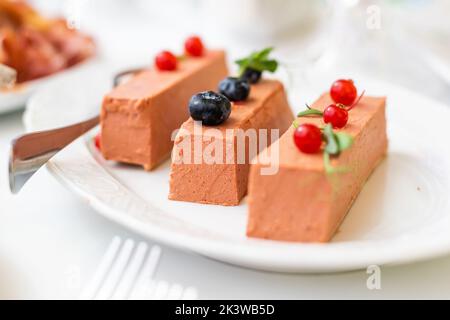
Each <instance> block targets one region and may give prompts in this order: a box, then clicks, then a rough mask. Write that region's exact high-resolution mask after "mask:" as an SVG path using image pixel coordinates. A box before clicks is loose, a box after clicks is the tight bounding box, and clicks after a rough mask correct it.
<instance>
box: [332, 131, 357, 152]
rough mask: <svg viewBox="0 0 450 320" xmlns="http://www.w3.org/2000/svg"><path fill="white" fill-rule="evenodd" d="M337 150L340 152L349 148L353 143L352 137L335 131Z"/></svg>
mask: <svg viewBox="0 0 450 320" xmlns="http://www.w3.org/2000/svg"><path fill="white" fill-rule="evenodd" d="M334 135H335V137H336V140H337V143H338V145H339V150H340V151H341V152H342V151H344V150H346V149H349V148H350V147H351V146H352V145H353V137H352V136H351V135H349V134H346V133H343V132H336V133H335V134H334Z"/></svg>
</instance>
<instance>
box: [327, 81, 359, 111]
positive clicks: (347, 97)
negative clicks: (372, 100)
mask: <svg viewBox="0 0 450 320" xmlns="http://www.w3.org/2000/svg"><path fill="white" fill-rule="evenodd" d="M330 95H331V98H332V99H333V101H334V102H335V103H341V104H343V105H346V106H351V105H352V104H353V103H354V102H355V100H356V97H357V95H358V90H356V87H355V84H354V83H353V80H342V79H341V80H337V81H335V82H334V83H333V85H332V86H331V89H330Z"/></svg>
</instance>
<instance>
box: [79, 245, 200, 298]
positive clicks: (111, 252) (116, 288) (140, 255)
mask: <svg viewBox="0 0 450 320" xmlns="http://www.w3.org/2000/svg"><path fill="white" fill-rule="evenodd" d="M160 256H161V248H160V247H159V246H153V247H151V248H149V246H148V244H147V243H145V242H140V243H138V244H137V245H136V244H135V241H134V240H132V239H127V240H125V241H122V239H120V238H119V237H114V238H113V240H112V242H111V244H110V245H109V247H108V249H107V250H106V252H105V254H104V256H103V258H102V260H101V262H100V264H99V266H98V267H97V270H96V272H95V274H94V276H93V277H92V280H91V281H90V283H89V284H88V285H87V286H86V287H85V288H84V290H83V291H82V293H81V295H80V299H81V300H93V299H95V300H108V299H112V300H125V299H132V300H194V299H197V290H196V289H195V288H194V287H188V288H184V287H183V286H181V285H180V284H177V283H174V284H169V283H168V282H166V281H158V282H156V281H154V280H153V275H154V273H155V270H156V267H157V266H158V262H159V258H160Z"/></svg>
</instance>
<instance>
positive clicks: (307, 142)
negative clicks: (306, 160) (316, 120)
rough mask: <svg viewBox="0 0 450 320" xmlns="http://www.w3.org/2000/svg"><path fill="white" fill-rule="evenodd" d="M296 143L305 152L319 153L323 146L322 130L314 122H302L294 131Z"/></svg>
mask: <svg viewBox="0 0 450 320" xmlns="http://www.w3.org/2000/svg"><path fill="white" fill-rule="evenodd" d="M294 143H295V145H296V146H297V148H298V149H299V150H300V151H301V152H304V153H311V154H312V153H317V152H319V150H320V147H321V146H322V131H320V129H319V127H317V126H315V125H313V124H309V123H306V124H302V125H301V126H298V127H296V129H295V131H294Z"/></svg>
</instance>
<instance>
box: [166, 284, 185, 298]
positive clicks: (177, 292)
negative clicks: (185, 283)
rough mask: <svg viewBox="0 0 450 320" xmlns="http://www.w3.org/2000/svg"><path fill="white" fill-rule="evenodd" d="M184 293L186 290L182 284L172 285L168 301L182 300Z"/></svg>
mask: <svg viewBox="0 0 450 320" xmlns="http://www.w3.org/2000/svg"><path fill="white" fill-rule="evenodd" d="M183 291H184V289H183V287H182V286H181V285H180V284H178V283H174V284H172V285H171V286H170V288H169V292H168V293H167V296H166V300H180V299H181V297H182V295H183Z"/></svg>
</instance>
